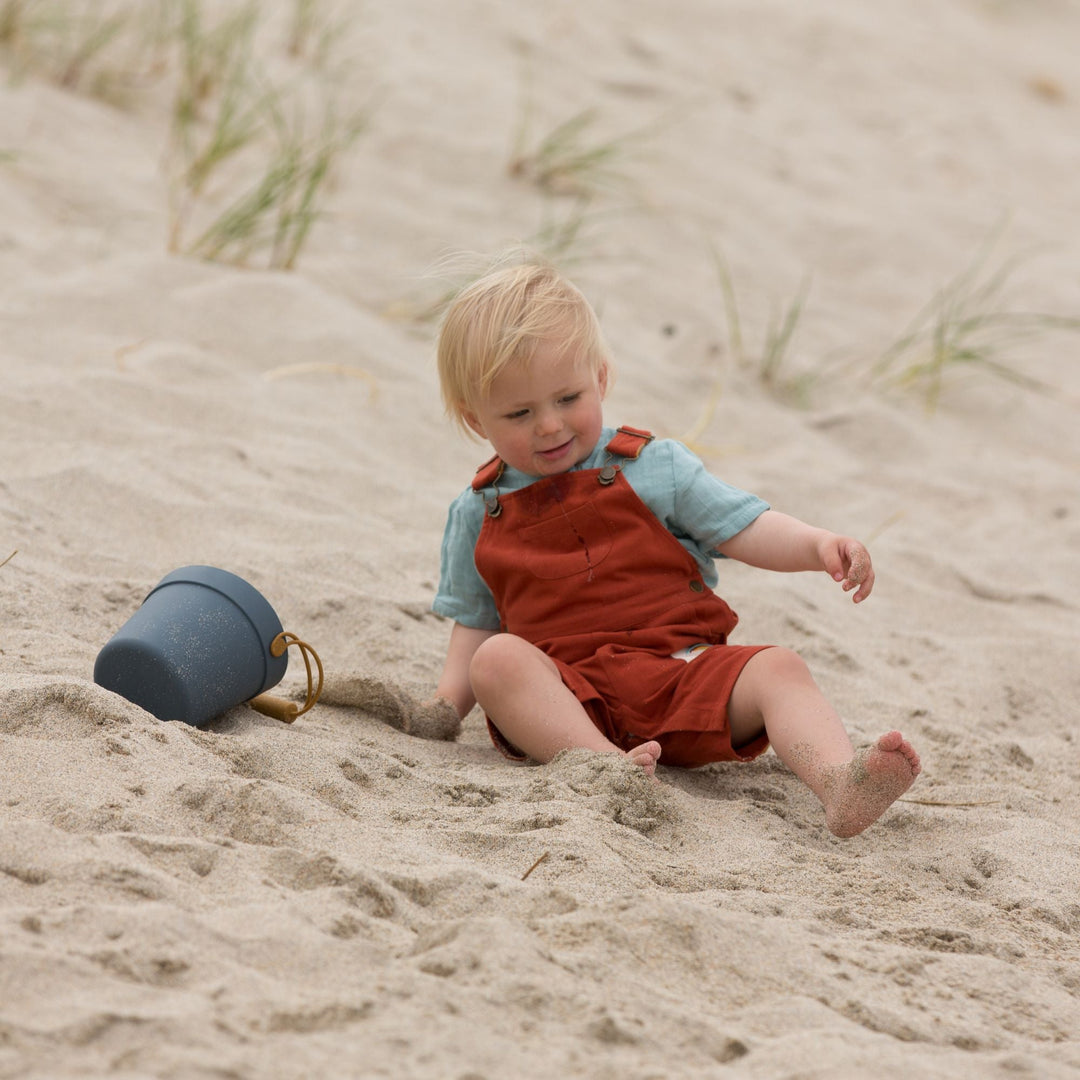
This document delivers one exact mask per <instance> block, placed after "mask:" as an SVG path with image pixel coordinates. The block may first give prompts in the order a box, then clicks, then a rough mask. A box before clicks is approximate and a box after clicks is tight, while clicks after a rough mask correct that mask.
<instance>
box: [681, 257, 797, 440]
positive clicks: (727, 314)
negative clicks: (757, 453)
mask: <svg viewBox="0 0 1080 1080" xmlns="http://www.w3.org/2000/svg"><path fill="white" fill-rule="evenodd" d="M710 252H711V256H712V261H713V265H714V267H715V269H716V275H717V281H718V283H719V287H720V300H721V308H722V310H723V313H724V328H725V334H726V338H727V340H726V343H725V346H724V347H723V348H719V349H717V350H716V351H717V354H718V357H719V362H718V365H717V368H716V371H715V374H714V376H713V380H712V385H711V387H710V388H709V392H708V395H707V397H706V399H705V404H704V405H703V406H702V409H701V411H700V412H699V414H698V416H697V419H696V420H695V421H694V423H693V425H692V426H691V427H690V429H689V430H688V431H687V432H685V433H684V434H683V435H681V436H680V438H681V440H682V441H683V442H685V443H686V444H687V445H688V446H689V447H691V449H699V450H704V449H706V448H705V447H703V446H702V445H701V443H700V440H701V437H702V436H703V435H704V434H705V432H706V430H707V429H708V427H709V424H710V423H711V422H712V419H713V417H714V416H715V414H716V409H717V407H718V406H719V404H720V401H721V399H722V398H723V394H724V384H725V380H726V378H727V375H728V372H729V367H730V366H731V365H733V366H734V367H735V368H736V369H738V370H741V371H744V372H749V373H750V374H751V375H752V377H753V378H754V379H755V380H756V381H757V382H758V383H759V384H760V385H761V386H762V387H763V388H764V389H765V390H766V391H767V392H768V393H769V394H771V395H772V396H774V397H776V398H777V399H778V400H780V401H783V402H785V403H787V404H790V405H797V406H800V407H805V406H806V405H807V404H808V403H809V397H810V391H811V389H812V387H813V386H814V384H815V382H816V381H817V379H818V376H817V375H816V374H815V373H813V372H800V373H793V372H791V371H790V370H789V367H788V359H789V355H790V351H791V344H792V340H793V339H794V337H795V334H796V331H797V330H798V327H799V322H800V320H801V319H802V315H803V312H804V311H805V308H806V301H807V297H808V296H809V294H810V278H809V276H807V277H805V278H804V279H803V281H802V284H801V285H800V287H799V291H798V292H797V293H796V295H795V296H794V297H793V298H792V299H791V300H789V301H788V302H786V303H784V304H780V305H774V306H773V310H772V313H771V315H770V317H769V319H768V321H767V323H766V325H765V329H764V333H763V335H762V339H761V345H760V347H759V348H751V347H750V346H748V345H747V342H746V335H745V333H744V326H743V317H742V312H741V308H740V305H739V298H738V293H737V291H736V288H735V280H734V276H733V274H732V271H731V266H730V264H729V263H728V260H727V258H726V257H725V255H724V253H723V251H722V250H721V249H720V248H719V247H718V246H717V245H715V244H712V245H710Z"/></svg>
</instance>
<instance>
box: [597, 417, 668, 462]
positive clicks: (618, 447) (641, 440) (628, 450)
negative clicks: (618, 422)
mask: <svg viewBox="0 0 1080 1080" xmlns="http://www.w3.org/2000/svg"><path fill="white" fill-rule="evenodd" d="M655 438H656V436H655V435H654V434H653V433H652V432H651V431H645V430H644V428H633V427H626V426H625V425H624V426H623V427H620V428H619V429H618V430H617V431H616V432H615V438H614V439H612V440H611V442H609V443H608V444H607V446H605V447H604V449H605V450H606V451H607V452H608V453H609V454H616V455H618V456H619V457H623V458H636V457H637V456H638V455H639V454H640V453H641V451H642V450H644V449H645V447H646V446H648V445H649V443H651V442H652V441H653V439H655Z"/></svg>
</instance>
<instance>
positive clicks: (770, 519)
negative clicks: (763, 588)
mask: <svg viewBox="0 0 1080 1080" xmlns="http://www.w3.org/2000/svg"><path fill="white" fill-rule="evenodd" d="M716 550H717V551H719V552H720V553H721V554H723V555H726V556H728V558H731V559H738V560H739V562H744V563H748V564H749V565H750V566H758V567H760V568H761V569H763V570H781V571H795V570H824V571H825V572H826V573H827V574H829V576H830V577H832V579H833V580H834V581H841V582H843V585H844V592H849V591H850V590H852V589H855V588H857V589H858V591H857V592H856V593H855V596H854V600H855V603H859V602H860V601H861V600H865V599H866V598H867V597H868V596H869V595H870V590H871V589H873V587H874V568H873V565H872V564H871V562H870V553H869V552H868V551H867V550H866V548H865V547H864V546H863V545H862V544H860V543H859V541H858V540H853V539H852V538H851V537H850V536H840V535H839V534H838V533H832V532H828V531H827V530H826V529H817V528H815V527H814V526H812V525H807V524H806V523H805V522H803V521H800V520H799V519H798V518H793V517H791V516H789V515H788V514H781V513H778V512H777V511H775V510H766V511H765V512H764V513H762V514H760V515H759V516H758V517H757V518H756V519H755V520H754V521H752V522H751V523H750V524H749V525H747V527H746V528H745V529H743V530H742V532H739V533H736V534H735V535H734V536H733V537H731V539H729V540H725V541H724V542H723V543H722V544H718V545H717V548H716Z"/></svg>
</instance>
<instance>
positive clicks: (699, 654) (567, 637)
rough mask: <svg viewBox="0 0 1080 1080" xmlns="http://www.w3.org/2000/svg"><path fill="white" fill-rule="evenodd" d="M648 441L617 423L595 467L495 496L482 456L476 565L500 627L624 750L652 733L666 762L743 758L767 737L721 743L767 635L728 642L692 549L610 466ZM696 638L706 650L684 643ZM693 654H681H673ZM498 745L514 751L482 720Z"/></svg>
mask: <svg viewBox="0 0 1080 1080" xmlns="http://www.w3.org/2000/svg"><path fill="white" fill-rule="evenodd" d="M651 439H652V436H651V435H650V434H649V433H648V432H644V431H638V430H636V429H633V428H620V429H619V433H618V434H617V435H616V436H615V438H614V439H612V441H611V442H610V443H608V445H607V447H606V449H607V451H608V453H609V455H611V458H610V459H609V461H608V462H607V463H606V464H605V465H604V467H603V468H599V469H585V470H581V471H576V472H568V473H560V474H559V475H557V476H550V477H546V478H544V479H542V480H537V481H536V482H534V483H532V484H530V485H529V486H528V487H525V488H522V489H520V490H518V491H512V492H508V493H505V494H500V493H499V492H498V487H497V484H498V478H499V476H500V475H501V473H502V463H501V462H500V461H499V460H498V459H497V458H496V459H492V460H491V461H489V462H488V463H487V464H486V465H484V466H481V468H480V469H479V470H478V472H477V475H476V478H475V479H474V481H473V485H472V486H473V488H474V490H476V491H477V492H481V491H483V490H484V489H485V488H493V489H494V491H495V494H494V496H493V497H490V498H488V499H487V508H488V512H487V514H486V515H485V518H484V523H483V526H482V527H481V530H480V537H479V539H478V540H477V543H476V551H475V559H476V567H477V569H478V570H479V572H480V575H481V577H483V579H484V581H485V582H486V583H487V585H488V587H489V588H490V589H491V591H492V593H493V594H494V597H495V603H496V606H497V608H498V610H499V614H500V618H501V620H502V629H503V630H504V631H505V632H507V633H511V634H516V635H518V636H519V637H523V638H525V639H526V640H527V641H530V642H532V643H533V644H534V645H536V646H537V647H538V648H540V649H542V650H543V651H544V652H545V653H546V654H547V655H548V656H549V657H551V659H552V660H554V661H555V663H556V665H557V666H558V668H559V671H560V673H561V675H562V678H563V682H564V683H565V684H566V685H567V686H568V687H569V689H570V690H571V691H572V692H573V694H574V696H575V697H576V698H577V699H578V701H580V702H581V704H582V705H583V706H584V708H585V711H586V712H587V713H588V714H589V717H590V718H591V719H592V722H593V723H594V724H595V725H596V726H597V728H599V729H600V731H602V732H603V733H604V735H606V736H607V738H608V739H610V740H611V741H612V742H613V743H614V744H615V745H616V746H618V747H619V748H620V749H623V750H629V749H630V748H632V747H634V746H637V745H638V744H640V743H643V742H648V741H649V740H650V739H655V740H656V741H657V742H659V743H660V745H661V747H662V748H663V753H662V756H661V761H662V762H663V763H664V764H667V765H682V766H686V767H693V766H697V765H704V764H706V763H708V762H710V761H731V760H740V761H746V760H750V759H751V758H754V757H757V756H758V755H759V754H761V753H762V752H763V751H764V750H765V749H766V748H767V746H768V741H767V739H766V738H765V736H764V735H762V736H761V737H760V738H758V739H755V740H754V741H753V742H751V743H749V744H747V745H745V746H740V747H737V748H735V747H732V745H731V735H730V732H729V730H728V721H727V705H728V699H729V698H730V697H731V691H732V688H733V687H734V685H735V681H736V679H738V677H739V674H740V673H741V671H742V669H743V667H744V666H745V664H746V662H747V661H748V660H749V659H750V657H751V656H753V655H754V654H755V653H756V652H760V651H761V650H762V649H764V648H768V646H767V645H728V644H727V636H728V634H729V633H730V632H731V631H732V630H733V629H734V628H735V625H736V623H737V622H738V616H736V614H735V612H733V611H732V610H731V608H730V607H728V605H727V604H726V603H725V602H724V601H723V600H722V599H721V598H720V597H719V596H717V595H716V594H715V593H714V592H713V591H712V590H711V589H710V588H709V587H708V586H707V585H706V584H705V582H704V580H703V579H702V577H701V573H700V570H699V569H698V565H697V563H696V562H695V561H694V558H693V556H691V555H690V553H689V552H688V551H687V550H686V549H685V548H684V547H683V546H682V544H680V543H679V542H678V540H676V539H675V537H674V536H672V535H671V533H670V532H668V530H667V529H666V528H665V527H664V525H663V524H662V523H661V522H660V520H659V519H658V518H657V517H656V515H655V514H654V513H653V512H652V511H651V510H650V509H649V508H648V507H647V506H646V505H645V503H643V502H642V501H641V499H640V498H639V497H638V495H637V493H636V492H635V491H634V489H633V488H632V487H631V486H630V485H629V483H627V481H626V478H625V477H624V476H623V475H622V472H621V470H620V469H619V467H618V460H619V459H620V458H634V457H637V455H638V454H639V453H640V452H641V450H642V449H643V448H644V447H645V445H646V444H647V443H648V442H649V441H650V440H651ZM695 645H708V646H711V647H710V648H706V649H700V650H693V646H695ZM687 650H692V655H693V659H690V660H689V661H688V660H686V659H682V658H680V657H678V656H676V655H674V654H676V653H680V652H682V653H683V654H684V655H686V651H687ZM488 729H489V731H490V732H491V737H492V739H493V741H494V742H495V745H496V746H497V747H498V748H499V749H500V750H501V751H502V752H503V753H505V754H506V755H507V756H508V757H512V758H515V759H517V760H521V759H523V758H524V757H525V755H524V754H523V753H521V751H520V750H518V749H517V748H516V747H514V746H512V745H511V744H510V743H508V742H507V740H506V739H505V738H503V736H502V734H501V732H499V730H498V728H497V727H496V726H495V725H494V724H493V723H492V721H491V720H490V719H489V720H488Z"/></svg>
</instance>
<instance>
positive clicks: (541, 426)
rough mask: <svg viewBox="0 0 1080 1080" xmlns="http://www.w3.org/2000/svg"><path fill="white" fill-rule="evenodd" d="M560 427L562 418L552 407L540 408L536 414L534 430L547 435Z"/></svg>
mask: <svg viewBox="0 0 1080 1080" xmlns="http://www.w3.org/2000/svg"><path fill="white" fill-rule="evenodd" d="M561 427H562V420H560V419H559V414H558V413H557V412H556V411H555V410H554V409H541V410H540V411H539V412H538V413H537V414H536V430H537V433H538V434H540V435H548V434H550V433H553V432H556V431H558V430H559V428H561Z"/></svg>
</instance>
